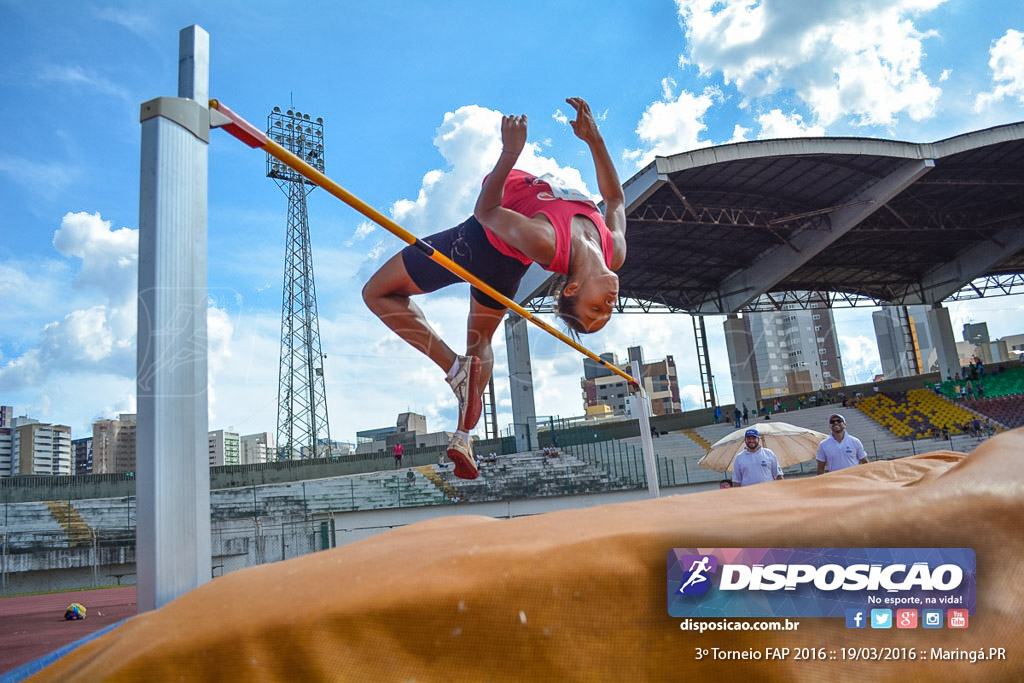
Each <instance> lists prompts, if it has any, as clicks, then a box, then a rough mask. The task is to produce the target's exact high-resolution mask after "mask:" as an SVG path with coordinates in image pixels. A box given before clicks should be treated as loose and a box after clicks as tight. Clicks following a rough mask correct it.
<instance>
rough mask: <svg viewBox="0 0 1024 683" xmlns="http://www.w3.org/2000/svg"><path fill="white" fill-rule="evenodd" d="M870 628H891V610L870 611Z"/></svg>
mask: <svg viewBox="0 0 1024 683" xmlns="http://www.w3.org/2000/svg"><path fill="white" fill-rule="evenodd" d="M871 628H892V610H891V609H873V610H871Z"/></svg>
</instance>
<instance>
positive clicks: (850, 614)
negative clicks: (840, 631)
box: [846, 609, 868, 628]
mask: <svg viewBox="0 0 1024 683" xmlns="http://www.w3.org/2000/svg"><path fill="white" fill-rule="evenodd" d="M867 621H868V618H867V612H866V611H865V610H862V609H848V610H846V628H867V627H868V624H867Z"/></svg>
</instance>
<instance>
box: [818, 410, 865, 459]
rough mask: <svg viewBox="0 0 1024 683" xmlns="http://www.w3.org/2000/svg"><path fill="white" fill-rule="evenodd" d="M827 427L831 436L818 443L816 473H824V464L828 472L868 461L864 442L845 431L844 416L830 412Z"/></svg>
mask: <svg viewBox="0 0 1024 683" xmlns="http://www.w3.org/2000/svg"><path fill="white" fill-rule="evenodd" d="M828 427H829V431H830V432H832V436H830V437H829V438H827V439H825V440H824V441H822V442H821V443H820V444H818V456H817V458H816V459H817V461H818V474H824V473H825V466H826V465H827V466H828V471H829V472H837V471H839V470H844V469H846V468H847V467H853V466H854V465H861V464H863V463H866V462H867V461H868V454H867V452H866V451H865V450H864V444H862V443H861V442H860V439H858V438H857V437H855V436H850V435H849V434H847V433H846V418H845V417H843V416H842V415H840V414H839V413H832V414H831V415H829V416H828Z"/></svg>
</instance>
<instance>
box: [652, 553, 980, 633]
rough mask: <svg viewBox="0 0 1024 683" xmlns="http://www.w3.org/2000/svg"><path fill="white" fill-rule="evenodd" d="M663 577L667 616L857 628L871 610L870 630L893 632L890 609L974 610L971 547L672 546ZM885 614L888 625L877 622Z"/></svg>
mask: <svg viewBox="0 0 1024 683" xmlns="http://www.w3.org/2000/svg"><path fill="white" fill-rule="evenodd" d="M667 577H668V612H669V614H670V615H671V616H674V617H701V616H704V617H790V616H799V617H845V618H846V620H847V625H848V626H849V627H851V628H863V627H865V626H867V623H866V622H867V621H868V619H867V616H868V614H869V611H870V613H871V615H872V619H871V620H870V621H871V624H870V625H871V627H873V628H892V627H893V618H892V616H891V615H892V613H893V609H894V608H904V609H908V610H914V615H915V617H916V615H917V613H918V612H917V610H923V609H924V608H936V609H937V608H940V607H944V608H949V607H955V608H958V609H962V610H964V613H965V614H972V613H973V611H974V606H975V591H976V586H975V555H974V551H973V550H971V549H970V548H674V549H673V550H672V551H671V552H669V554H668V574H667ZM885 610H888V611H889V614H890V617H889V620H888V622H887V625H882V624H878V623H876V622H875V621H874V619H873V616H874V613H876V612H878V613H882V612H883V611H885ZM854 612H860V613H861V614H862V615H863V617H862V618H863V619H864V626H862V625H861V624H860V623H851V621H850V619H851V615H852V614H854ZM906 627H907V626H904V628H906ZM909 627H910V628H916V627H917V624H916V622H915V624H914V626H909Z"/></svg>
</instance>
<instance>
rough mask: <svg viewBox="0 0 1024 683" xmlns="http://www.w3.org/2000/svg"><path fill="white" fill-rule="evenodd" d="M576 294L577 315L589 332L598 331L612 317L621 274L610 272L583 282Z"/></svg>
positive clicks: (617, 296)
mask: <svg viewBox="0 0 1024 683" xmlns="http://www.w3.org/2000/svg"><path fill="white" fill-rule="evenodd" d="M576 296H577V297H578V299H577V302H576V316H577V317H578V318H579V319H580V322H581V323H582V324H583V327H584V329H586V331H587V332H597V331H598V330H600V329H601V328H602V327H604V326H605V325H606V324H608V320H609V319H610V318H611V317H612V309H613V308H614V306H615V302H616V301H618V298H619V276H618V275H616V274H615V273H608V274H607V275H600V276H598V277H594V278H590V279H589V280H587V281H585V282H581V283H580V284H579V289H578V290H577V293H576Z"/></svg>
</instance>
